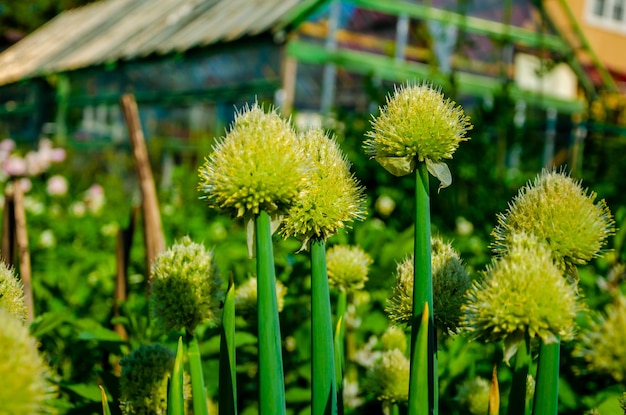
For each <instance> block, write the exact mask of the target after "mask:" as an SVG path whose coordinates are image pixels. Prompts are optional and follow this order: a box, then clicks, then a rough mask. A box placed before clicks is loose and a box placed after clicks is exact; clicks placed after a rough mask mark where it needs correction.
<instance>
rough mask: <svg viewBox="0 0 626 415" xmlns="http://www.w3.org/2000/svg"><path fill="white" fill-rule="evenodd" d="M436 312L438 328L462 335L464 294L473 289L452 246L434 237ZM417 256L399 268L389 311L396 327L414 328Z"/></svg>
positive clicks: (434, 305)
mask: <svg viewBox="0 0 626 415" xmlns="http://www.w3.org/2000/svg"><path fill="white" fill-rule="evenodd" d="M431 249H432V250H431V252H432V254H431V255H432V257H431V258H432V259H431V261H432V276H433V310H434V320H435V326H436V327H437V328H438V329H440V330H443V331H444V332H445V333H455V332H457V331H458V326H459V323H460V322H461V316H462V312H461V306H462V305H463V303H464V302H465V297H464V294H465V292H466V291H467V290H468V289H469V287H470V280H469V274H468V272H467V270H466V269H465V266H464V265H463V261H461V257H460V255H459V254H458V253H457V252H456V251H455V250H454V248H453V247H452V245H451V244H449V243H445V242H443V240H441V239H440V238H437V237H434V238H432V241H431ZM413 263H414V258H413V256H411V257H409V258H407V259H406V260H404V261H403V262H402V263H400V264H398V267H397V270H396V284H395V285H394V288H393V295H392V297H391V298H390V299H389V303H388V305H387V307H386V309H385V310H386V311H387V314H388V315H389V318H390V319H391V320H393V321H395V322H396V323H402V324H407V325H410V324H411V320H412V319H413V280H414V275H413V274H414V270H413Z"/></svg>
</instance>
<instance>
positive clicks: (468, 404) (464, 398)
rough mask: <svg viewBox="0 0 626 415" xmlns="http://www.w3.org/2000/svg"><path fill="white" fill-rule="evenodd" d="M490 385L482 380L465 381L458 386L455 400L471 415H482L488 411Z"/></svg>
mask: <svg viewBox="0 0 626 415" xmlns="http://www.w3.org/2000/svg"><path fill="white" fill-rule="evenodd" d="M490 387H491V385H490V384H489V381H488V380H487V379H484V378H480V377H476V378H473V379H469V380H466V381H465V382H463V384H461V386H459V391H458V395H457V399H458V400H459V402H460V403H461V405H462V406H463V407H464V408H465V409H467V411H468V412H469V413H470V414H472V415H484V414H486V413H487V412H488V411H489V389H490Z"/></svg>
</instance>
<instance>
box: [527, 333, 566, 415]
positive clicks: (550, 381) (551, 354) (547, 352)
mask: <svg viewBox="0 0 626 415" xmlns="http://www.w3.org/2000/svg"><path fill="white" fill-rule="evenodd" d="M560 357H561V341H560V339H559V340H558V341H556V342H554V343H550V344H546V343H544V342H543V341H542V342H541V347H540V349H539V364H538V367H537V383H536V386H535V401H534V404H533V415H556V413H557V412H558V409H559V363H560V362H559V361H560Z"/></svg>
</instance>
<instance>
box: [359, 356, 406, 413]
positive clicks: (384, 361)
mask: <svg viewBox="0 0 626 415" xmlns="http://www.w3.org/2000/svg"><path fill="white" fill-rule="evenodd" d="M409 367H410V362H409V359H407V358H406V356H405V355H404V353H403V352H402V351H401V350H399V349H391V350H386V351H384V352H383V353H382V356H381V357H380V359H378V360H377V361H376V362H374V363H373V364H372V366H371V367H370V368H369V369H368V371H367V377H366V382H367V385H368V386H369V388H368V389H369V390H370V391H371V392H372V393H373V394H374V395H375V396H376V397H377V398H378V399H379V400H381V401H385V402H389V403H395V402H406V401H407V400H408V399H409Z"/></svg>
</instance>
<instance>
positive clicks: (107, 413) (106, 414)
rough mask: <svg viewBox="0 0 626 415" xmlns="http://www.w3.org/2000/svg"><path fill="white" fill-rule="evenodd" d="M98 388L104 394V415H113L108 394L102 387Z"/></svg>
mask: <svg viewBox="0 0 626 415" xmlns="http://www.w3.org/2000/svg"><path fill="white" fill-rule="evenodd" d="M98 387H99V388H100V392H101V393H102V415H111V409H110V408H109V401H108V399H107V393H106V391H105V390H104V388H103V387H102V385H98Z"/></svg>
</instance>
